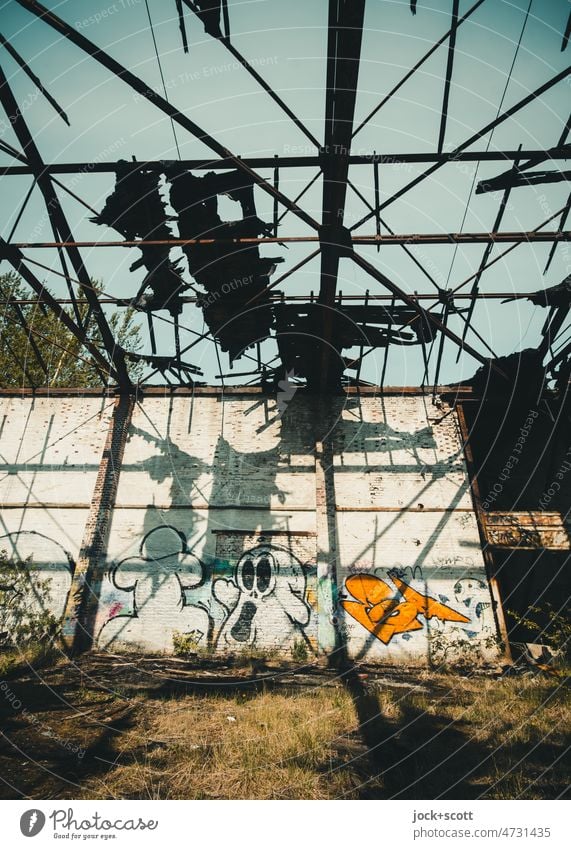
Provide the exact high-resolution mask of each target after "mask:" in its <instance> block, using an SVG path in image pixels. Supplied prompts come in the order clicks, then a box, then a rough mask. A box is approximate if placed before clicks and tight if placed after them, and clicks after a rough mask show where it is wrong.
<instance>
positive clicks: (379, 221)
mask: <svg viewBox="0 0 571 849" xmlns="http://www.w3.org/2000/svg"><path fill="white" fill-rule="evenodd" d="M375 166H377V163H376V162H375ZM375 175H376V176H375V206H372V205H371V204H370V203H369V201H368V200H367V198H366V197H365V196H364V195H363V194H361V192H360V191H359V189H358V188H357V187H356V186H355V185H354V184H353V183H352V182H351V180H348V184H349V187H350V188H351V189H352V190H353V191H354V192H355V194H356V195H357V197H358V198H360V199H361V200H362V201H363V203H364V204H365V205H366V206H367V207H368V208H369V210H370V211H371V212H375V211H376V207H378V170H377V168H375ZM375 221H376V225H377V235H378V236H380V235H381V233H380V225H381V224H382V225H383V227H384V228H385V230H387V231H388V233H389V234H390V235H391V236H395V235H396V234H395V232H394V230H393V229H392V228H391V227H389V225H388V224H387V222H386V220H385V219H384V218H382V217H381V215H380V213H377V214H376V215H375ZM401 247H402V249H403V250H404V252H405V253H406V255H407V256H409V257H410V258H411V260H412V261H413V262H414V264H415V265H416V267H417V268H418V269H420V271H421V272H422V273H423V274H424V276H425V277H426V278H427V280H429V281H430V283H432V285H433V286H434V287H435V289H436V290H437V291H438V292H439V291H440V286H439V285H438V283H437V282H436V280H435V279H434V277H433V276H432V275H431V274H430V272H429V271H427V270H426V268H425V267H424V266H423V264H422V263H421V262H420V260H418V259H417V258H416V257H415V255H414V254H413V252H412V251H411V250H409V248H408V247H407V244H406V243H405V242H403V243H402V244H401ZM380 248H381V246H380V244H379V245H377V253H378V252H379V250H380Z"/></svg>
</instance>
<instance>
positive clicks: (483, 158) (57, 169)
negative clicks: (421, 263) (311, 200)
mask: <svg viewBox="0 0 571 849" xmlns="http://www.w3.org/2000/svg"><path fill="white" fill-rule="evenodd" d="M324 152H325V153H326V154H327V153H331V154H333V156H335V155H338V154H341V153H342V151H336V150H332V151H328V150H327V149H326V148H325V149H324ZM519 156H521V157H522V158H525V159H528V158H529V159H538V160H539V159H540V160H541V161H545V160H546V159H553V160H560V159H571V146H570V145H565V146H562V147H553V148H548V149H546V150H539V149H537V148H533V149H527V150H521V151H517V150H487V151H486V150H470V151H461V152H459V153H456V154H454V153H435V152H431V151H427V152H424V153H350V154H349V165H372V164H373V163H375V162H378V163H379V164H380V165H402V164H403V163H415V162H438V163H442V164H446V163H447V162H449V163H452V162H501V161H504V160H505V161H508V162H510V161H514V160H516V159H517V158H518V157H519ZM241 162H243V163H244V164H245V165H247V166H248V167H249V168H274V167H275V166H276V165H278V166H279V167H280V168H319V167H320V166H321V164H322V162H323V160H322V157H321V156H319V155H318V154H315V155H311V154H309V155H299V156H252V157H247V156H245V157H244V158H243V159H241ZM129 164H131V163H129ZM176 164H177V166H180V167H182V168H188V169H189V170H191V171H195V170H196V171H212V170H229V169H231V170H235V168H236V162H235V161H234V160H232V159H228V158H226V159H181V160H180V161H179V160H178V159H177V160H176ZM132 165H133V170H134V171H138V170H140V169H141V168H144V169H146V170H149V171H163V170H164V169H165V167H167V166H169V165H172V160H166V159H149V160H146V161H145V160H141V161H137V162H133V163H132ZM116 169H117V163H116V162H52V163H49V164H46V165H45V170H46V171H47V173H48V174H113V173H115V171H116ZM24 174H33V171H32V169H31V168H30V167H29V166H27V165H8V166H4V167H2V168H0V176H1V177H16V176H18V177H20V176H22V175H24Z"/></svg>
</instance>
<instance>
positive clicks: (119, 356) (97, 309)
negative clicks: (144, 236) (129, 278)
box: [0, 66, 131, 391]
mask: <svg viewBox="0 0 571 849" xmlns="http://www.w3.org/2000/svg"><path fill="white" fill-rule="evenodd" d="M0 100H1V102H2V104H3V106H4V109H5V111H6V114H7V116H8V118H9V119H10V123H11V124H12V126H13V128H14V132H15V133H16V136H17V138H18V141H19V143H20V145H21V146H22V150H23V151H24V152H25V155H26V156H27V157H28V162H29V164H30V165H31V167H32V168H33V170H34V174H35V178H36V182H37V184H38V187H39V189H40V191H41V192H42V194H43V196H44V200H45V203H46V211H47V213H48V216H49V218H50V222H51V224H52V227H53V229H54V232H57V234H58V236H59V238H60V239H62V237H63V241H69V242H73V235H72V233H71V229H70V227H69V224H68V222H67V219H66V217H65V214H64V212H63V208H62V207H61V204H60V202H59V198H58V196H57V194H56V191H55V189H54V187H53V185H52V182H51V177H50V176H49V174H46V173H45V171H44V163H43V161H42V158H41V156H40V152H39V150H38V148H37V146H36V144H35V141H34V139H33V137H32V135H31V133H30V130H29V128H28V125H27V123H26V121H25V119H24V116H23V114H22V113H21V111H20V109H19V107H18V104H17V102H16V100H15V98H14V95H13V93H12V90H11V88H10V86H9V84H8V80H7V79H6V77H5V75H4V72H3V70H2V68H1V66H0ZM68 254H69V258H70V260H71V263H72V265H73V268H74V272H75V275H76V277H77V278H78V279H79V280H80V281H81V286H82V289H83V292H84V294H85V297H86V298H87V300H88V301H89V303H90V306H91V307H92V309H93V312H94V315H95V318H96V321H97V325H98V328H99V332H100V334H101V339H102V342H103V345H104V347H105V349H106V351H107V353H108V355H109V357H110V360H111V362H112V363H113V367H114V368H113V371H114V373H115V374H116V375H117V377H118V379H119V385H120V387H121V388H122V389H124V390H127V391H128V390H129V389H130V388H131V381H130V379H129V374H128V371H127V367H126V364H125V360H124V357H123V352H122V350H121V348H120V347H119V346H118V345H117V343H116V342H115V339H114V338H113V334H112V333H111V329H110V327H109V325H108V323H107V319H106V317H105V314H104V312H103V309H102V307H101V305H100V304H99V302H98V300H97V295H96V293H95V291H94V290H93V287H92V286H91V280H90V278H89V275H88V274H87V272H86V270H85V268H84V265H83V260H82V259H81V254H80V253H79V250H78V249H77V248H76V247H71V248H70V249H69V251H68ZM62 270H63V271H64V273H65V272H66V271H67V269H66V267H65V265H64V266H63V267H62ZM68 288H69V291H70V297H71V298H72V299H73V300H74V301H75V293H74V292H73V287H72V286H71V283H70V282H69V281H68ZM74 309H75V310H76V315H77V314H78V308H77V304H75V303H74ZM74 327H75V325H74ZM81 336H82V337H83V339H82V340H81V341H82V342H83V343H85V342H86V328H85V327H83V328H82V330H81ZM78 338H81V337H78ZM108 368H109V364H108V363H105V370H106V371H107V369H108Z"/></svg>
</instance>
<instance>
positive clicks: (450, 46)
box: [438, 0, 460, 153]
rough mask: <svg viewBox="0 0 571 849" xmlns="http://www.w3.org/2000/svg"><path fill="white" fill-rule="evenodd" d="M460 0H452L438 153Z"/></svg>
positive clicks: (443, 130) (454, 46)
mask: <svg viewBox="0 0 571 849" xmlns="http://www.w3.org/2000/svg"><path fill="white" fill-rule="evenodd" d="M459 6H460V0H452V26H451V28H450V38H449V41H448V57H447V60H446V79H445V80H444V94H443V97H442V114H441V116H440V130H439V133H438V153H442V150H443V148H444V136H445V135H446V121H447V120H448V101H449V99H450V86H451V84H452V69H453V67H454V50H455V48H456V32H457V30H458V9H459Z"/></svg>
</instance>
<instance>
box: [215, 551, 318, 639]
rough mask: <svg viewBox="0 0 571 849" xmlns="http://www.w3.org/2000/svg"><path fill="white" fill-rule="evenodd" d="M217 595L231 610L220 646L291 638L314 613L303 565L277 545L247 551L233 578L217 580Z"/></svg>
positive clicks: (222, 632) (226, 607)
mask: <svg viewBox="0 0 571 849" xmlns="http://www.w3.org/2000/svg"><path fill="white" fill-rule="evenodd" d="M213 593H214V596H215V598H216V599H217V601H219V602H220V604H222V605H223V607H224V608H225V610H226V611H227V618H226V619H225V621H224V623H223V625H222V627H221V629H220V632H219V636H218V639H217V647H220V646H221V645H224V644H225V645H226V646H232V647H233V648H240V647H246V646H253V645H255V644H256V643H257V642H261V643H266V644H267V643H272V642H274V641H275V640H276V637H277V638H279V639H280V641H282V642H286V641H288V642H291V640H292V639H293V637H294V636H295V635H296V634H299V630H301V629H303V628H304V626H306V625H307V624H308V622H309V618H310V615H311V608H310V606H309V604H308V603H307V601H306V575H305V572H304V568H303V566H302V564H301V562H300V561H299V560H298V559H297V557H295V556H294V555H293V554H292V553H291V552H290V551H288V550H287V549H282V548H280V547H278V546H276V545H269V544H267V545H259V546H257V547H256V548H253V549H250V550H249V551H246V552H245V553H244V554H243V555H242V556H241V557H240V559H239V561H238V563H237V564H236V569H235V573H234V577H233V578H232V579H230V580H228V579H226V578H218V579H217V580H216V581H214V585H213ZM302 633H303V631H302ZM288 637H289V640H288Z"/></svg>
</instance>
